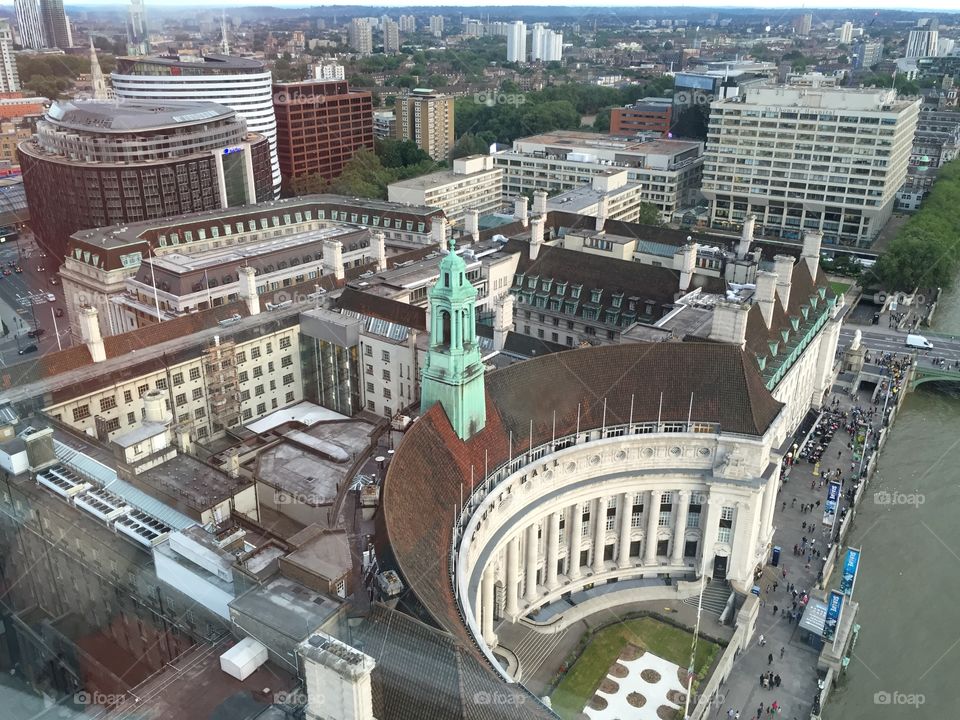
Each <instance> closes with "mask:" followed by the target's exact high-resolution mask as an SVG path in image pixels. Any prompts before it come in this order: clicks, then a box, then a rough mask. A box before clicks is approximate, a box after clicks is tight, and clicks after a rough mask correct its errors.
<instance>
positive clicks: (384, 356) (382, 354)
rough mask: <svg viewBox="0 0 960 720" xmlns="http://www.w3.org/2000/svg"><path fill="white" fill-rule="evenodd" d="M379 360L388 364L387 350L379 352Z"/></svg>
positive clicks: (388, 352) (388, 355)
mask: <svg viewBox="0 0 960 720" xmlns="http://www.w3.org/2000/svg"><path fill="white" fill-rule="evenodd" d="M380 359H381V360H383V361H384V362H390V351H389V350H383V351H381V353H380Z"/></svg>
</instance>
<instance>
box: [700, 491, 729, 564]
mask: <svg viewBox="0 0 960 720" xmlns="http://www.w3.org/2000/svg"><path fill="white" fill-rule="evenodd" d="M722 506H723V501H722V500H721V499H720V498H719V497H715V496H714V495H713V493H712V492H711V493H710V495H709V496H708V497H707V519H706V522H705V523H704V524H703V535H702V537H703V540H702V542H701V543H700V574H701V575H703V574H704V573H706V572H708V569H709V568H708V566H709V563H710V562H711V561H712V560H713V554H714V553H713V548H714V547H715V546H716V544H717V532H718V531H719V530H720V509H721V507H722Z"/></svg>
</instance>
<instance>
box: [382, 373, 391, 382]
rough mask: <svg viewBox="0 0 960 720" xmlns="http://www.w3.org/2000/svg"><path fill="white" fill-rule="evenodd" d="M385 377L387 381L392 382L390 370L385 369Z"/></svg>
mask: <svg viewBox="0 0 960 720" xmlns="http://www.w3.org/2000/svg"><path fill="white" fill-rule="evenodd" d="M383 379H384V380H386V381H387V382H390V371H389V370H384V371H383Z"/></svg>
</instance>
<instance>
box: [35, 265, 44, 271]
mask: <svg viewBox="0 0 960 720" xmlns="http://www.w3.org/2000/svg"><path fill="white" fill-rule="evenodd" d="M44 270H46V268H45V267H44V266H43V265H37V272H43V271H44Z"/></svg>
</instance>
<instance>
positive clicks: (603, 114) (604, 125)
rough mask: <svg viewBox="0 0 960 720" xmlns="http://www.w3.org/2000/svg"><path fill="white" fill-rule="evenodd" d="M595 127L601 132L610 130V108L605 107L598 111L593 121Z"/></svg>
mask: <svg viewBox="0 0 960 720" xmlns="http://www.w3.org/2000/svg"><path fill="white" fill-rule="evenodd" d="M593 129H594V130H596V131H597V132H601V133H608V132H610V108H603V110H600V111H599V112H598V113H597V116H596V118H595V119H594V121H593Z"/></svg>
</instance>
